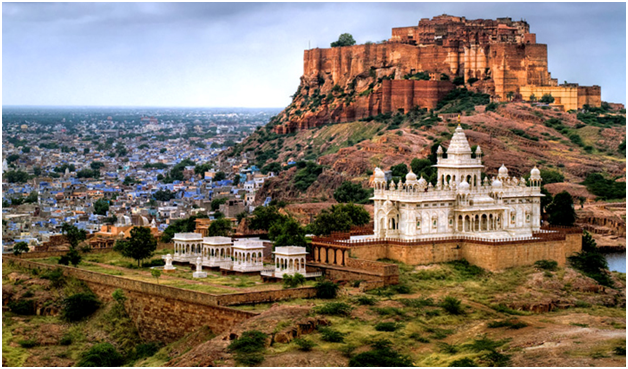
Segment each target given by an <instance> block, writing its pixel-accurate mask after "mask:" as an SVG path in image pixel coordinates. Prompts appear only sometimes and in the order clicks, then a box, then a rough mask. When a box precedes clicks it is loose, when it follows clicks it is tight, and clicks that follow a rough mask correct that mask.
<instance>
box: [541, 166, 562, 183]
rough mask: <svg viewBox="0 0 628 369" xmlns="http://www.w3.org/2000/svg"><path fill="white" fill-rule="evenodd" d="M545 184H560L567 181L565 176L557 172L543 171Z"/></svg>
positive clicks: (542, 175)
mask: <svg viewBox="0 0 628 369" xmlns="http://www.w3.org/2000/svg"><path fill="white" fill-rule="evenodd" d="M541 178H542V179H543V184H550V183H559V182H563V181H564V180H565V176H563V174H562V173H561V172H559V171H557V170H551V169H541Z"/></svg>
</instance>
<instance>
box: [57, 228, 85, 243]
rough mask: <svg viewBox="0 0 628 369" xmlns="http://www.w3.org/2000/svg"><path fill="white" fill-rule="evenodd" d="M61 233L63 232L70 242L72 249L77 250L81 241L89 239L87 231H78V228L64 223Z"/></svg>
mask: <svg viewBox="0 0 628 369" xmlns="http://www.w3.org/2000/svg"><path fill="white" fill-rule="evenodd" d="M61 232H63V234H64V235H65V238H66V239H67V240H68V243H69V244H70V248H76V247H77V246H78V245H79V243H80V242H81V241H84V240H85V239H86V238H87V233H86V232H85V230H83V229H78V228H77V227H76V226H73V225H71V224H68V223H63V224H62V225H61Z"/></svg>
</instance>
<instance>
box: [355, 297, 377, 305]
mask: <svg viewBox="0 0 628 369" xmlns="http://www.w3.org/2000/svg"><path fill="white" fill-rule="evenodd" d="M355 301H356V302H357V303H358V304H359V305H375V303H377V299H376V298H374V297H369V296H358V297H357V298H356V299H355Z"/></svg>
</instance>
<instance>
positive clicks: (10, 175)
mask: <svg viewBox="0 0 628 369" xmlns="http://www.w3.org/2000/svg"><path fill="white" fill-rule="evenodd" d="M3 177H4V178H6V180H7V182H9V183H26V182H27V181H28V180H29V178H30V177H29V175H28V173H26V172H23V171H21V170H10V171H8V172H4V173H3Z"/></svg>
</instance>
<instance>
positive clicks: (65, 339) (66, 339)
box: [59, 333, 72, 346]
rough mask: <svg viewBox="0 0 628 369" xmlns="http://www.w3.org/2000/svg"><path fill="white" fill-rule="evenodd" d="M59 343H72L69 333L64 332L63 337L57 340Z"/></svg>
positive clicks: (66, 344) (63, 344) (64, 344)
mask: <svg viewBox="0 0 628 369" xmlns="http://www.w3.org/2000/svg"><path fill="white" fill-rule="evenodd" d="M59 344H60V345H62V346H69V345H71V344H72V336H70V335H69V334H67V333H66V334H64V335H63V337H61V339H60V340H59Z"/></svg>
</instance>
